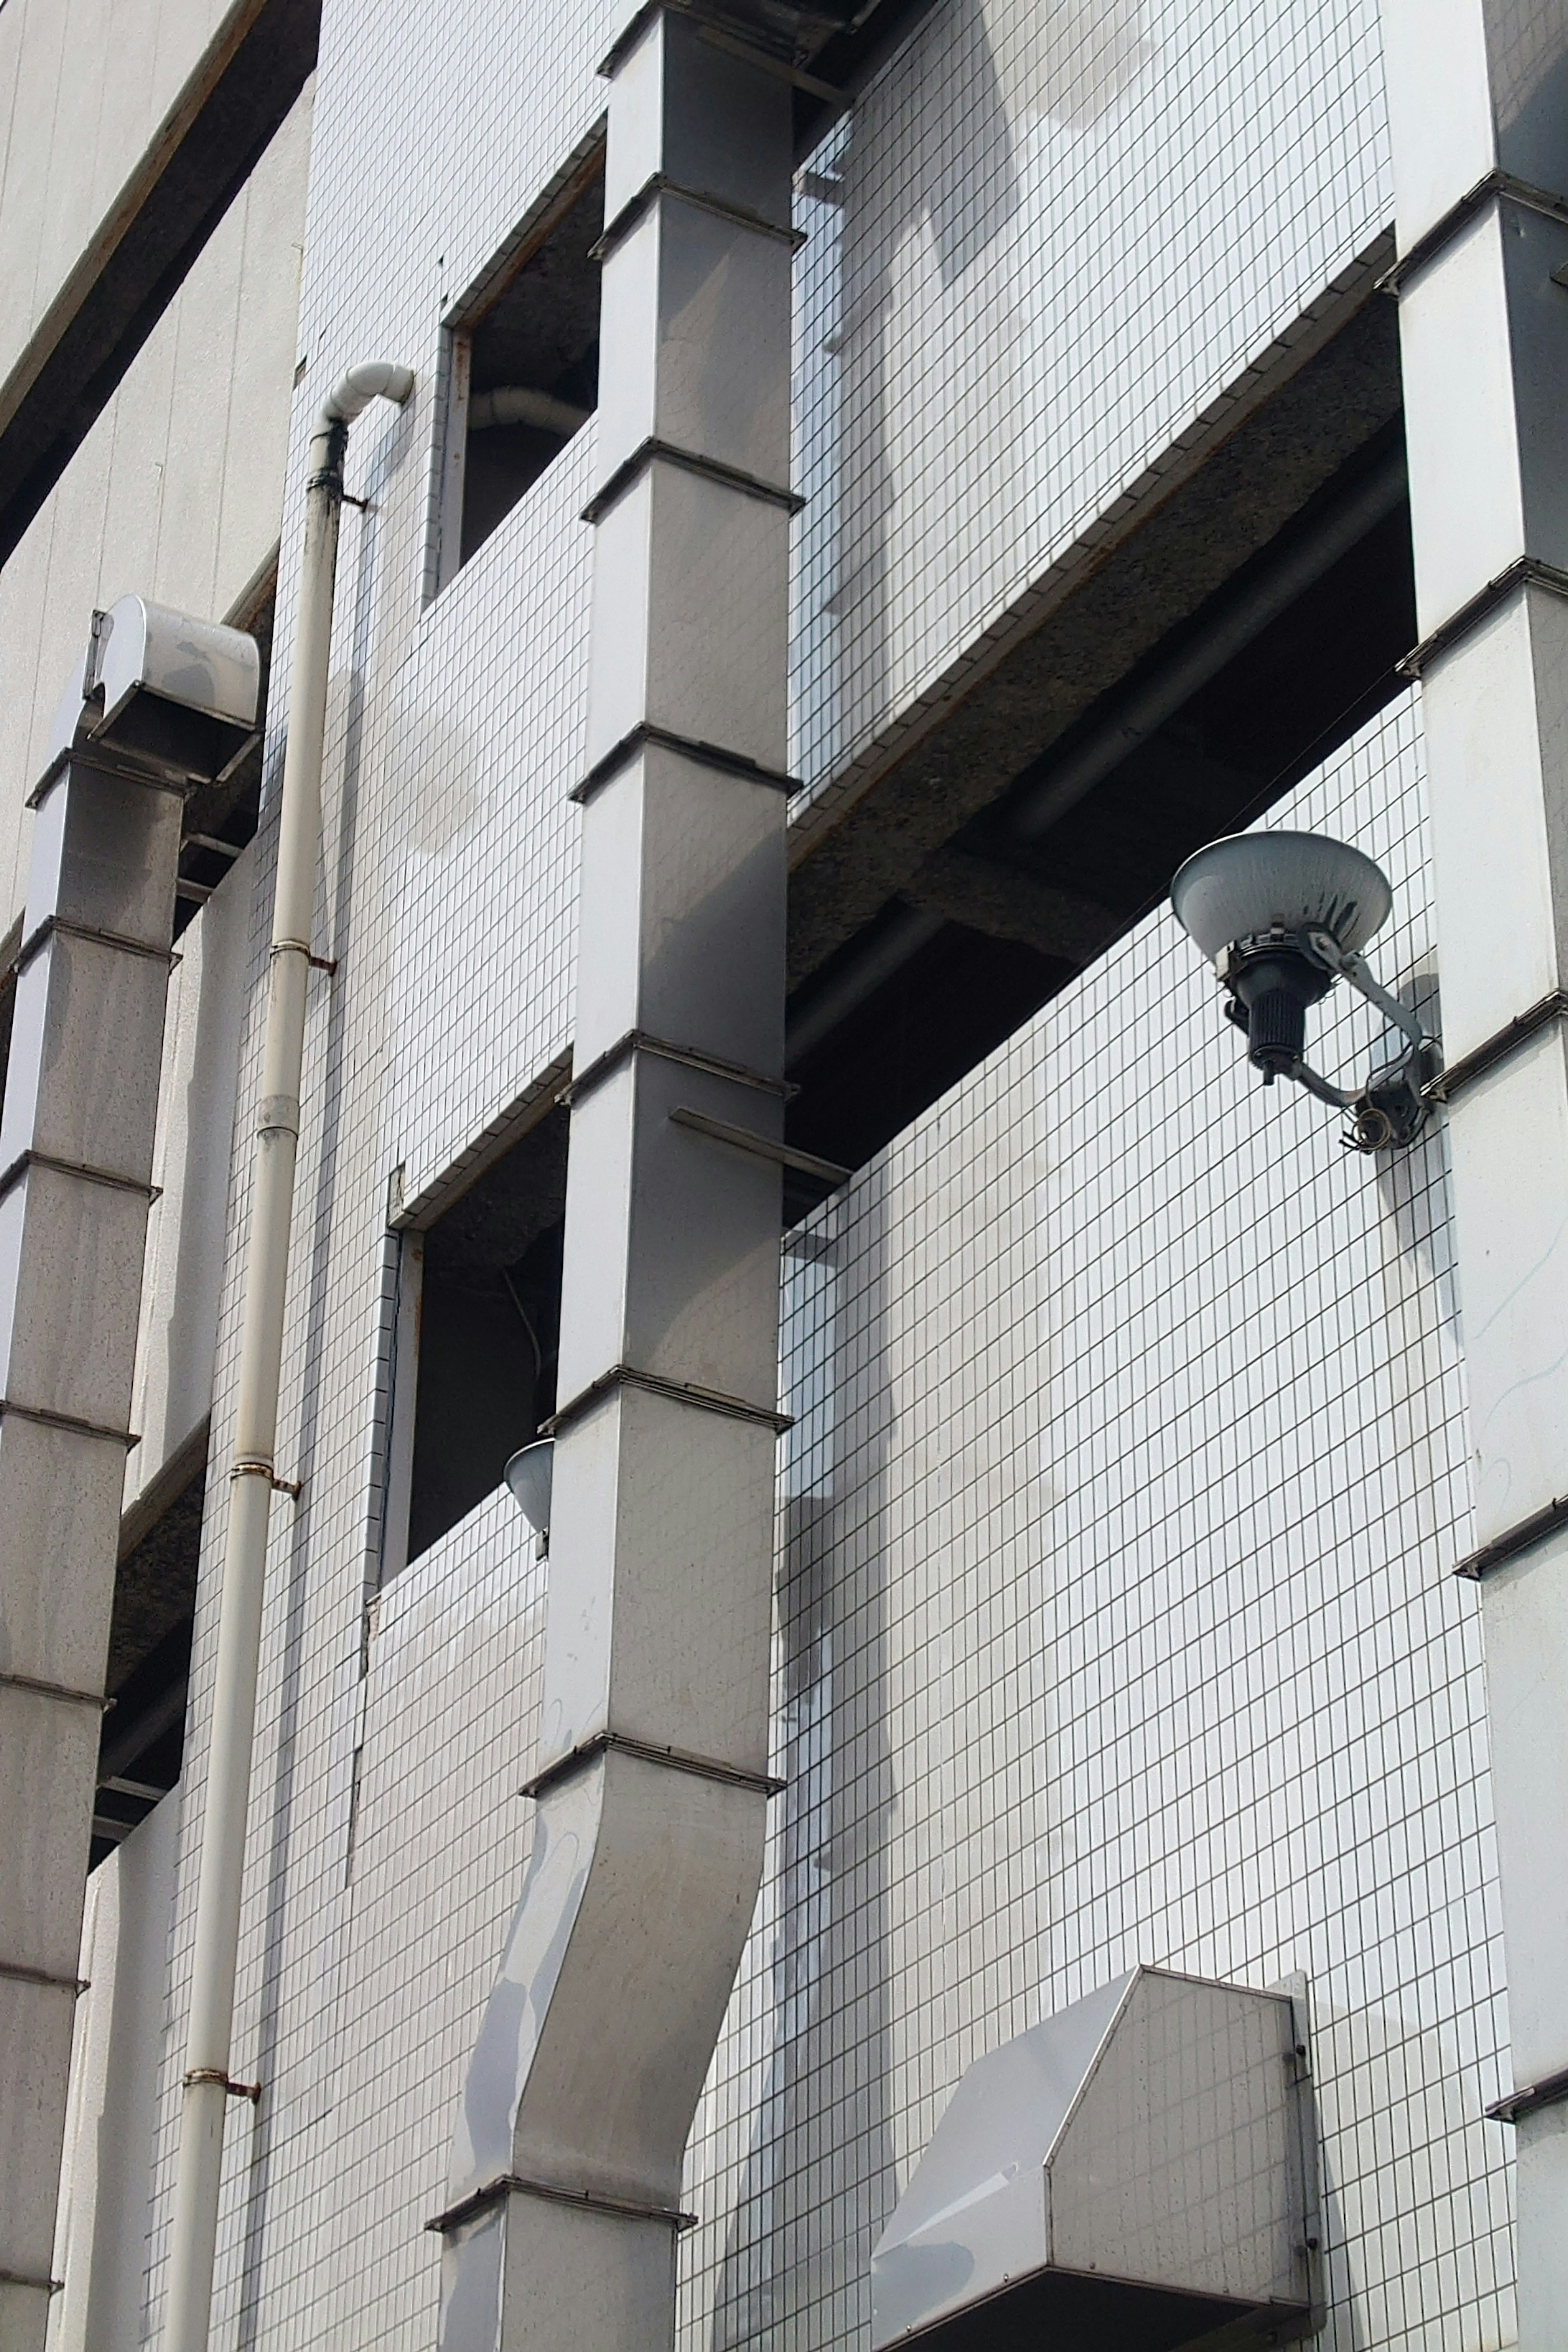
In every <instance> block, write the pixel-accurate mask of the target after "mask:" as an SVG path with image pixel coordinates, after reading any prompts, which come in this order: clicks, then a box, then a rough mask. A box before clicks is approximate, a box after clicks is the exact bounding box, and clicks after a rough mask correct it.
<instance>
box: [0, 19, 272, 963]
mask: <svg viewBox="0 0 1568 2352" xmlns="http://www.w3.org/2000/svg"><path fill="white" fill-rule="evenodd" d="M12 13H13V11H12V10H11V9H10V8H7V9H5V10H3V11H0V31H3V30H4V28H5V25H6V23H7V21H8V19H9V17H10V16H11V15H12ZM46 13H47V11H45V10H43V9H41V8H40V7H38V6H37V0H33V5H28V6H24V7H22V8H20V9H17V10H16V14H17V15H18V16H31V15H43V14H46ZM60 13H61V15H62V16H64V15H65V14H66V13H67V12H66V11H64V10H61V12H60ZM309 150H310V93H309V91H307V92H306V94H305V95H304V96H303V97H302V98H301V99H300V100H299V102H298V103H297V105H296V106H295V108H294V110H293V111H292V113H291V114H290V115H289V119H288V121H287V122H286V123H285V124H284V126H283V128H282V130H281V131H279V134H278V136H277V138H276V139H275V140H274V141H273V142H272V144H271V146H270V147H269V148H268V151H267V153H266V155H265V156H264V157H263V158H262V161H261V163H260V164H259V165H258V169H257V171H256V173H255V174H254V175H253V177H252V179H251V182H250V184H249V185H248V187H247V189H246V191H245V193H244V194H243V195H241V196H240V197H239V198H238V200H237V202H236V204H235V205H233V206H232V207H231V209H230V211H229V212H228V214H227V215H226V218H225V219H224V221H223V223H222V224H221V226H219V228H218V229H217V231H216V235H215V236H213V238H212V240H211V242H210V244H209V245H208V246H207V248H206V250H205V253H204V254H203V255H202V257H201V258H200V260H199V261H198V262H197V263H196V265H195V268H193V270H192V271H191V274H190V276H189V278H187V279H186V281H185V283H184V287H183V288H182V289H181V290H180V292H179V293H178V295H176V297H175V299H174V301H173V302H172V303H171V304H170V306H169V309H168V310H167V311H166V312H165V313H164V315H163V319H162V320H160V322H159V324H158V325H157V326H156V327H155V328H154V330H153V333H152V335H151V336H150V338H149V339H148V341H147V343H146V345H145V347H144V348H143V349H142V352H140V353H139V355H138V356H137V358H136V359H135V361H134V362H132V367H131V369H130V371H129V373H128V374H127V375H126V378H125V381H124V382H123V383H122V384H121V387H120V390H119V391H118V392H117V393H116V394H115V395H114V398H113V399H112V400H111V401H110V404H109V405H108V407H107V408H106V409H105V410H104V412H103V415H101V416H100V418H99V420H98V422H97V424H96V425H94V426H93V428H92V430H91V432H90V433H89V435H88V436H87V438H86V440H85V441H84V442H83V444H82V446H81V447H80V448H79V450H78V452H77V454H76V456H75V457H74V458H73V459H72V461H71V463H70V465H69V467H68V469H67V471H66V473H65V475H64V476H63V478H62V479H61V480H60V482H59V484H58V487H57V488H56V489H55V490H54V491H53V492H52V493H51V495H50V496H49V498H48V499H47V501H46V503H45V505H44V507H43V508H42V509H41V511H40V512H39V513H38V515H37V518H36V519H35V520H34V522H33V523H32V525H31V527H30V529H29V530H27V532H26V535H25V536H24V538H23V540H22V541H21V543H20V545H19V546H18V547H17V549H16V553H15V554H14V555H13V556H12V558H11V560H10V562H8V563H7V564H6V565H5V570H4V571H3V572H0V702H3V703H4V707H5V712H6V724H5V729H4V730H3V733H0V926H3V925H4V924H5V923H6V922H9V921H10V919H11V917H12V915H13V914H14V913H15V912H16V908H17V907H19V905H20V903H21V898H22V892H23V890H24V887H25V886H26V871H27V866H26V860H27V840H28V828H29V825H30V820H28V819H25V818H24V816H23V814H22V808H23V803H24V802H25V800H26V795H27V793H29V792H30V791H31V789H32V787H33V785H34V784H35V783H36V782H37V777H38V770H39V766H40V764H41V762H42V760H43V757H44V752H45V748H46V746H47V739H48V730H49V722H50V720H51V719H52V718H53V716H54V712H55V709H56V706H57V705H58V701H59V699H60V696H61V693H62V691H63V688H64V686H65V681H66V678H67V677H68V673H69V670H70V667H71V664H72V662H73V661H79V659H80V657H81V648H82V646H84V645H85V643H86V641H87V631H88V627H89V623H90V620H91V617H92V612H93V608H94V606H95V605H107V604H111V603H112V602H113V600H114V599H115V597H117V596H122V595H127V594H132V593H136V594H141V595H147V596H153V597H156V598H158V599H159V600H160V601H161V602H163V603H164V604H174V605H176V606H178V607H180V608H181V609H182V610H184V611H187V612H190V613H195V614H199V615H201V616H203V617H204V618H210V619H221V618H222V616H223V614H225V613H226V611H227V610H228V609H229V607H230V606H231V605H232V604H234V602H235V600H236V599H237V597H238V595H239V594H240V593H241V591H242V590H243V589H244V588H245V586H246V584H247V582H248V581H249V580H250V579H251V578H252V576H253V575H254V574H255V572H257V571H258V568H259V567H260V566H261V565H262V564H263V563H265V562H266V561H267V559H268V555H269V553H270V551H271V549H272V547H273V545H274V544H275V542H276V541H277V538H278V526H279V509H280V507H281V503H282V495H283V467H284V457H285V452H286V449H287V446H288V431H289V392H290V386H291V383H292V379H293V373H294V365H295V359H296V341H295V338H296V333H297V329H298V321H299V309H300V247H301V243H302V239H303V233H304V218H305V176H306V169H307V164H308V161H309Z"/></svg>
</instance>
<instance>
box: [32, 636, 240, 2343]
mask: <svg viewBox="0 0 1568 2352" xmlns="http://www.w3.org/2000/svg"><path fill="white" fill-rule="evenodd" d="M257 678H258V656H257V650H256V646H255V645H254V643H253V642H252V640H251V639H250V638H249V637H247V636H245V635H241V634H240V632H239V631H237V630H235V629H226V628H223V627H221V626H219V625H217V624H216V623H212V622H206V621H193V620H190V619H187V618H186V617H185V616H184V615H183V614H177V613H171V612H169V611H167V610H166V609H165V608H164V607H163V606H162V605H158V604H148V603H146V602H145V601H144V600H143V599H142V598H141V597H137V596H125V597H121V600H120V602H119V603H118V604H115V605H114V606H113V607H112V609H111V610H110V612H108V613H100V614H95V616H94V621H93V635H92V638H91V641H90V643H89V647H88V650H87V654H86V656H85V657H84V660H83V662H82V665H81V667H79V669H78V670H77V671H76V672H74V673H73V676H72V678H71V681H70V686H69V689H68V693H67V695H66V698H65V701H64V703H63V704H62V706H61V709H60V715H59V719H58V722H57V728H56V733H55V738H54V742H53V750H52V756H51V758H50V760H49V762H48V765H47V768H46V770H45V772H44V775H43V779H42V781H41V782H40V783H39V784H38V787H37V791H36V792H35V793H34V794H33V796H32V805H33V806H34V807H35V808H36V809H37V824H36V826H35V828H34V834H33V855H32V871H31V878H30V880H29V883H28V886H27V904H26V916H25V919H24V922H23V932H22V944H21V948H20V950H18V953H17V957H16V1016H15V1023H14V1025H13V1028H12V1033H11V1056H10V1063H9V1066H8V1068H7V1071H6V1076H5V1107H4V1112H3V1114H0V1857H3V1866H4V1870H5V1877H4V1881H3V1884H4V1890H5V1891H4V1895H3V1896H0V2058H3V2060H4V2063H0V2082H4V2083H5V2085H6V2086H7V2095H6V2097H5V2100H4V2102H0V2184H3V2185H0V2344H3V2345H4V2346H5V2347H6V2352H41V2347H42V2346H43V2343H44V2339H45V2336H46V2333H47V2322H48V2310H49V2303H50V2298H51V2295H52V2294H53V2292H54V2286H55V2282H54V2281H53V2280H52V2278H51V2276H50V2273H49V2261H50V2249H51V2247H52V2245H53V2242H54V2227H55V2185H56V2181H57V2179H58V2174H59V2160H60V2143H61V2136H62V2133H63V2131H64V2127H65V2110H66V2085H67V2079H68V2071H69V2064H70V2045H71V2020H72V2012H73V2010H74V2008H75V2004H76V1997H77V1992H78V1990H79V1987H78V1982H77V1973H76V1970H77V1956H78V1945H79V1939H80V1936H81V1905H82V1881H83V1879H84V1877H85V1875H86V1872H87V1858H88V1843H89V1824H90V1822H91V1817H92V1801H93V1789H94V1786H95V1783H96V1780H97V1768H98V1748H99V1735H100V1731H101V1729H102V1726H103V1678H104V1665H105V1658H106V1654H107V1651H108V1646H109V1619H110V1606H111V1603H112V1601H113V1597H114V1561H115V1551H116V1547H117V1542H118V1538H119V1534H120V1507H121V1492H122V1488H123V1486H124V1483H125V1454H126V1449H127V1447H128V1446H130V1445H132V1444H135V1438H134V1436H133V1434H132V1431H131V1429H130V1428H129V1426H128V1422H129V1416H130V1411H131V1381H132V1370H133V1368H134V1364H135V1359H136V1330H137V1320H138V1312H139V1308H140V1304H141V1296H142V1251H143V1247H144V1244H145V1240H146V1231H147V1207H148V1202H149V1201H150V1200H151V1198H152V1184H151V1181H150V1180H151V1176H152V1163H153V1132H154V1129H155V1126H156V1123H157V1110H158V1080H159V1072H160V1068H161V1065H162V1058H163V1010H164V996H165V993H166V991H167V987H168V978H169V965H170V962H171V960H172V958H171V947H172V940H173V922H174V877H175V874H176V871H177V869H178V863H179V855H180V824H181V817H182V814H183V810H184V793H185V791H186V790H187V789H188V788H189V787H190V786H191V785H193V784H196V783H201V782H210V781H211V779H212V778H213V777H214V776H216V774H218V773H219V772H221V770H222V769H223V767H224V766H226V764H227V763H228V762H229V761H232V760H233V759H234V758H235V757H236V755H237V752H239V751H243V750H244V748H245V746H246V744H247V742H249V741H250V740H251V739H252V734H253V730H254V727H255V722H256V699H257Z"/></svg>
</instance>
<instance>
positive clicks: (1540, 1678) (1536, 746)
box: [1384, 0, 1568, 2352]
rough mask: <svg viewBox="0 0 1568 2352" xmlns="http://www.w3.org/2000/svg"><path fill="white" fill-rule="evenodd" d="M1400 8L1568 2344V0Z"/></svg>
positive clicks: (1535, 1964)
mask: <svg viewBox="0 0 1568 2352" xmlns="http://www.w3.org/2000/svg"><path fill="white" fill-rule="evenodd" d="M1384 32H1385V45H1386V56H1387V70H1388V82H1389V98H1390V106H1391V110H1392V115H1393V127H1394V165H1395V178H1396V184H1397V189H1398V212H1399V223H1398V226H1399V243H1400V251H1401V257H1402V258H1401V263H1400V266H1399V274H1398V290H1399V300H1400V327H1401V338H1402V347H1403V352H1404V364H1405V415H1406V430H1407V434H1408V439H1409V455H1410V497H1411V509H1412V518H1413V524H1414V530H1415V572H1416V585H1417V594H1418V601H1419V613H1420V626H1421V629H1422V631H1423V633H1424V645H1423V649H1422V652H1421V656H1420V657H1419V665H1418V666H1419V667H1420V671H1421V675H1422V679H1423V687H1424V694H1423V707H1424V715H1425V725H1426V742H1427V756H1428V761H1429V765H1430V772H1431V802H1432V822H1433V832H1434V842H1435V848H1436V880H1437V909H1438V933H1437V935H1438V942H1439V950H1440V959H1441V981H1442V1015H1443V1030H1444V1050H1445V1053H1446V1055H1447V1061H1448V1065H1449V1067H1450V1070H1451V1071H1453V1072H1455V1080H1454V1085H1453V1089H1452V1100H1451V1106H1450V1109H1449V1113H1448V1118H1449V1126H1450V1134H1451V1140H1452V1150H1453V1165H1454V1191H1455V1208H1456V1216H1457V1221H1458V1262H1459V1274H1460V1283H1461V1295H1462V1302H1463V1312H1464V1329H1465V1347H1466V1355H1467V1360H1468V1376H1469V1389H1470V1412H1471V1426H1472V1431H1473V1435H1474V1446H1475V1453H1474V1460H1475V1472H1476V1496H1477V1509H1478V1517H1479V1526H1478V1542H1479V1550H1478V1551H1477V1553H1476V1554H1475V1555H1474V1557H1473V1558H1472V1559H1471V1560H1470V1562H1469V1563H1468V1572H1469V1573H1471V1574H1473V1575H1475V1576H1477V1577H1478V1578H1479V1582H1480V1591H1481V1607H1482V1614H1483V1620H1484V1628H1485V1642H1486V1656H1487V1681H1488V1698H1489V1717H1490V1727H1491V1747H1492V1768H1493V1781H1494V1790H1495V1799H1496V1805H1497V1814H1498V1830H1499V1843H1500V1861H1501V1871H1502V1903H1503V1922H1504V1931H1505V1948H1506V1955H1507V1968H1508V1981H1509V2008H1510V2021H1511V2027H1512V2036H1513V2064H1514V2082H1515V2086H1516V2091H1517V2092H1518V2093H1520V2094H1524V2096H1522V2097H1516V2099H1515V2101H1514V2102H1512V2103H1511V2105H1510V2112H1511V2113H1512V2114H1513V2115H1514V2116H1515V2123H1514V2126H1513V2128H1514V2129H1516V2131H1517V2137H1518V2161H1519V2200H1520V2237H1519V2258H1520V2337H1519V2340H1520V2343H1521V2347H1524V2352H1557V2347H1560V2346H1561V2345H1562V2344H1563V2341H1564V2331H1565V2329H1568V2320H1565V2319H1564V2316H1563V2315H1564V2313H1565V2312H1568V2104H1564V2103H1563V2102H1564V2097H1565V2096H1568V1504H1565V1503H1563V1502H1562V1501H1561V1500H1560V1499H1559V1498H1562V1497H1564V1496H1568V1056H1565V1051H1564V1046H1565V1032H1564V1025H1563V1013H1564V1011H1565V1010H1568V994H1565V993H1564V992H1568V0H1539V5H1531V6H1529V7H1526V6H1521V5H1520V4H1519V0H1384ZM1521 1016H1524V1018H1523V1019H1522V1021H1521ZM1515 1022H1520V1023H1521V1025H1520V1027H1519V1029H1517V1030H1515V1029H1514V1028H1512V1026H1511V1024H1514V1023H1515ZM1472 1057H1474V1058H1473V1059H1472ZM1553 2078H1557V2079H1556V2080H1555V2082H1554V2081H1553ZM1477 2095H1478V2098H1479V2096H1480V2086H1479V2085H1478V2086H1477ZM1507 2127H1508V2126H1504V2125H1500V2126H1499V2128H1507Z"/></svg>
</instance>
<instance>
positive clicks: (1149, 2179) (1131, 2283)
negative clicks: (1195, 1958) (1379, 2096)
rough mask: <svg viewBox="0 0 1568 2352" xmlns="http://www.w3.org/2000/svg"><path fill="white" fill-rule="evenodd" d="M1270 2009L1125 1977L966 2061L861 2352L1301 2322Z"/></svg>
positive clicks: (1260, 2337) (1305, 2104)
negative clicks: (869, 2344) (869, 2341)
mask: <svg viewBox="0 0 1568 2352" xmlns="http://www.w3.org/2000/svg"><path fill="white" fill-rule="evenodd" d="M1315 2144H1316V2143H1315V2137H1314V2135H1313V2132H1312V2129H1311V2119H1310V2088H1309V2084H1308V2076H1307V2064H1306V2042H1305V2038H1304V2034H1303V2032H1301V2031H1300V2028H1299V2025H1298V2021H1297V2016H1296V2004H1295V2002H1294V2001H1293V2000H1291V1999H1290V1997H1289V1995H1288V1994H1285V1993H1280V1992H1256V1991H1254V1990H1251V1988H1250V1987H1248V1986H1245V1985H1232V1984H1216V1983H1213V1982H1210V1981H1209V1980H1207V1979H1204V1978H1199V1977H1187V1976H1176V1975H1173V1974H1170V1973H1168V1972H1167V1971H1166V1970H1164V1969H1149V1968H1140V1969H1133V1970H1132V1971H1131V1974H1129V1975H1127V1976H1123V1977H1118V1978H1116V1979H1114V1981H1113V1982H1111V1983H1110V1984H1108V1985H1103V1986H1101V1988H1100V1990H1099V1991H1098V1992H1094V1993H1091V1994H1089V1997H1088V1999H1087V2000H1080V2001H1077V2002H1075V2003H1074V2004H1073V2006H1072V2007H1071V2008H1070V2009H1064V2010H1061V2011H1058V2013H1057V2015H1056V2016H1055V2017H1051V2018H1047V2021H1046V2022H1045V2023H1044V2024H1043V2025H1037V2026H1035V2027H1034V2028H1032V2029H1031V2031H1030V2032H1027V2033H1021V2034H1019V2035H1018V2036H1017V2038H1016V2040H1015V2041H1013V2042H1007V2043H1005V2045H1004V2046H1003V2047H1002V2048H1001V2049H1000V2050H994V2051H992V2052H991V2053H989V2055H987V2056H986V2057H984V2058H980V2059H977V2060H976V2061H975V2063H974V2064H973V2066H971V2067H970V2069H969V2071H968V2073H967V2074H965V2075H964V2077H963V2081H962V2082H961V2083H960V2084H959V2086H958V2089H957V2090H956V2091H955V2092H954V2094H953V2096H952V2101H951V2103H950V2105H949V2106H948V2109H947V2112H946V2114H945V2115H944V2116H943V2117H942V2122H941V2123H940V2124H939V2125H938V2126H937V2128H936V2131H935V2134H934V2135H933V2137H932V2138H931V2145H930V2147H928V2148H927V2149H926V2152H925V2154H924V2156H923V2157H922V2158H921V2161H920V2163H919V2165H918V2166H917V2167H916V2168H915V2172H914V2176H913V2178H912V2179H911V2180H910V2185H909V2187H908V2188H907V2189H905V2191H904V2194H903V2196H902V2197H901V2198H900V2200H899V2204H898V2207H897V2210H895V2212H894V2215H893V2218H892V2220H891V2221H890V2222H889V2225H888V2228H887V2229H886V2230H885V2231H884V2232H883V2234H882V2237H881V2239H880V2241H879V2243H878V2246H877V2248H876V2251H875V2252H874V2253H873V2255H872V2258H871V2309H872V2326H871V2338H872V2344H873V2347H875V2352H890V2347H893V2346H895V2345H903V2344H910V2345H918V2346H920V2347H921V2352H980V2347H985V2352H1007V2347H1012V2346H1014V2345H1017V2346H1020V2347H1022V2346H1025V2345H1028V2346H1030V2347H1044V2346H1049V2347H1062V2352H1067V2347H1078V2346H1080V2345H1081V2346H1089V2345H1092V2346H1093V2347H1095V2352H1173V2347H1177V2346H1180V2345H1189V2344H1192V2343H1194V2340H1196V2339H1206V2338H1207V2337H1208V2336H1210V2335H1211V2334H1212V2333H1213V2332H1214V2331H1215V2330H1216V2329H1219V2328H1224V2329H1225V2330H1226V2335H1225V2338H1224V2340H1225V2342H1226V2345H1227V2346H1230V2345H1233V2344H1237V2345H1238V2344H1242V2343H1246V2342H1249V2341H1256V2342H1258V2343H1264V2342H1276V2343H1277V2342H1279V2341H1281V2340H1282V2339H1283V2338H1285V2337H1288V2336H1297V2335H1301V2334H1305V2333H1306V2332H1308V2331H1309V2329H1310V2326H1312V2324H1313V2305H1314V2303H1315V2301H1316V2297H1315V2295H1314V2293H1313V2269H1314V2264H1313V2254H1314V2252H1315V2249H1316V2242H1317V2235H1318V2225H1317V2221H1316V2220H1315V2218H1314V2217H1315V2212H1316V2205H1317V2189H1316V2163H1315V2157H1314V2149H1315Z"/></svg>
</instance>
